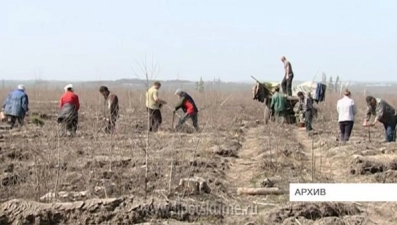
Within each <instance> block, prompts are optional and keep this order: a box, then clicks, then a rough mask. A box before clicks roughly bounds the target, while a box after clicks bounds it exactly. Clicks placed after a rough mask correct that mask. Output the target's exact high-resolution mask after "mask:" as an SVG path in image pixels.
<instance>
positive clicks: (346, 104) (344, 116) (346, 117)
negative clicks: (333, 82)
mask: <svg viewBox="0 0 397 225" xmlns="http://www.w3.org/2000/svg"><path fill="white" fill-rule="evenodd" d="M336 110H337V112H338V122H339V129H340V141H341V142H342V143H346V141H348V140H349V138H350V135H351V133H352V130H353V125H354V117H355V116H356V114H357V108H356V105H355V104H354V100H353V99H352V98H351V93H350V91H349V90H345V93H344V96H343V98H341V99H339V100H338V103H337V104H336Z"/></svg>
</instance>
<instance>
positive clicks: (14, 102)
mask: <svg viewBox="0 0 397 225" xmlns="http://www.w3.org/2000/svg"><path fill="white" fill-rule="evenodd" d="M28 111H29V98H28V95H27V94H26V93H25V86H23V85H22V84H20V85H18V87H17V89H15V90H13V91H11V92H10V93H9V94H8V96H7V98H6V100H5V102H4V104H3V112H4V114H5V116H6V117H8V118H10V125H11V129H12V128H14V126H15V123H16V122H17V121H18V123H19V125H20V126H23V125H24V119H25V116H26V114H27V112H28Z"/></svg>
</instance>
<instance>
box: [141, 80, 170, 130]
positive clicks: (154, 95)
mask: <svg viewBox="0 0 397 225" xmlns="http://www.w3.org/2000/svg"><path fill="white" fill-rule="evenodd" d="M160 88H161V83H160V82H159V81H155V82H154V83H153V86H152V87H151V88H149V90H148V91H147V92H146V108H147V111H148V113H149V120H150V125H149V131H150V132H157V131H158V129H159V127H160V125H161V123H162V117H161V111H160V110H161V107H162V105H165V104H167V102H166V101H164V100H162V99H160V98H159V93H158V92H159V89H160Z"/></svg>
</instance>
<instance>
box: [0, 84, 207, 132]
mask: <svg viewBox="0 0 397 225" xmlns="http://www.w3.org/2000/svg"><path fill="white" fill-rule="evenodd" d="M160 87H161V84H160V82H158V81H156V82H154V84H153V86H152V87H151V88H149V90H148V91H147V93H146V108H147V111H148V113H149V119H150V126H149V128H148V129H149V131H151V132H156V131H158V129H159V127H160V125H161V123H162V117H161V108H162V106H163V105H165V104H167V103H166V102H165V101H164V100H161V99H160V98H159V93H158V92H159V91H158V90H159V89H160ZM99 93H100V94H101V95H102V96H103V97H104V103H103V121H105V122H106V125H105V127H104V131H105V132H106V133H113V132H114V131H115V127H116V121H117V119H118V118H119V99H118V97H117V95H116V94H114V93H112V92H110V91H109V89H108V87H106V86H101V87H100V88H99ZM175 95H177V96H179V102H178V104H177V105H176V106H175V107H174V110H173V113H174V114H175V112H176V111H177V110H178V109H180V108H181V109H182V110H183V112H184V115H183V116H181V118H180V120H179V123H178V124H177V126H176V129H177V130H180V128H181V127H182V125H183V124H184V123H185V122H186V121H187V120H188V119H192V121H193V126H194V128H195V129H196V131H198V130H199V127H198V109H197V106H196V104H195V102H194V100H193V98H192V97H191V96H190V95H189V94H187V93H186V92H184V91H182V90H180V89H178V90H177V91H176V92H175ZM79 110H80V100H79V96H78V95H77V94H76V93H75V92H74V88H73V85H72V84H68V85H66V86H65V87H64V93H63V94H62V96H61V98H60V100H59V114H58V118H57V122H58V124H60V125H61V127H62V129H61V133H60V135H61V136H64V135H67V136H74V135H76V131H77V128H78V121H79ZM28 112H29V97H28V95H27V93H26V90H25V86H24V85H18V87H17V88H16V89H15V90H13V91H11V92H10V93H9V94H8V96H7V98H6V100H5V102H4V104H3V107H2V112H1V115H2V118H1V119H2V120H7V122H8V123H9V125H10V129H13V128H14V127H15V126H16V125H18V126H19V127H21V126H23V125H24V120H25V117H26V116H27V114H28Z"/></svg>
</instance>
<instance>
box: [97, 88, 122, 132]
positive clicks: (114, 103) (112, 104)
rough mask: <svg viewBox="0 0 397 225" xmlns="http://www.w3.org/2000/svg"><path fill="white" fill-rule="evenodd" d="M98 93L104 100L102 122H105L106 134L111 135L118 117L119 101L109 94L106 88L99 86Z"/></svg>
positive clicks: (115, 96)
mask: <svg viewBox="0 0 397 225" xmlns="http://www.w3.org/2000/svg"><path fill="white" fill-rule="evenodd" d="M99 92H100V93H101V94H102V95H103V97H104V98H105V101H104V114H105V115H104V120H105V121H106V122H107V124H106V127H105V132H106V133H113V132H114V128H115V126H116V121H117V119H118V117H119V99H118V97H117V95H115V94H113V93H111V92H110V91H109V89H108V87H106V86H101V87H100V88H99Z"/></svg>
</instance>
